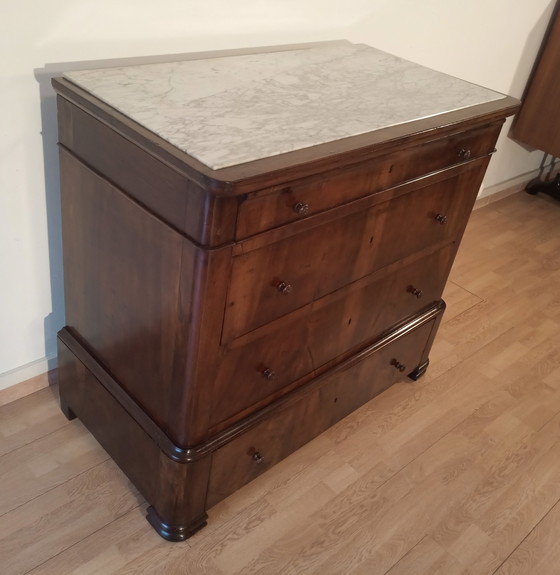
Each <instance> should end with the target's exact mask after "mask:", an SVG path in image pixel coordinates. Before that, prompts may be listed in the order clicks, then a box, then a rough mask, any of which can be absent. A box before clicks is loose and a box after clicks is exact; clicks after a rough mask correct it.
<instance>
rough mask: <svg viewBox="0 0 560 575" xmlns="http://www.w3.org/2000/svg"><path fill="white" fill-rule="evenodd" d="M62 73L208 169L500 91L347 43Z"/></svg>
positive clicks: (467, 102) (435, 111)
mask: <svg viewBox="0 0 560 575" xmlns="http://www.w3.org/2000/svg"><path fill="white" fill-rule="evenodd" d="M65 76H66V77H67V78H68V79H69V80H70V81H72V82H73V83H75V84H77V85H78V86H80V87H82V88H83V89H85V90H87V91H88V92H90V93H92V94H93V95H95V96H96V97H98V98H99V99H101V100H103V101H104V102H106V103H107V104H109V105H110V106H112V107H113V108H115V109H117V110H119V111H120V112H122V113H123V114H125V115H127V116H128V117H129V118H131V119H132V120H134V121H136V122H137V123H139V124H140V125H142V126H144V127H145V128H147V129H149V130H151V131H152V132H154V133H156V134H157V135H159V136H160V137H162V138H163V139H165V140H167V141H168V142H170V143H171V144H173V145H174V146H176V147H177V148H179V149H180V150H182V151H184V152H187V153H188V154H190V155H191V156H193V157H195V158H197V159H198V160H199V161H201V162H202V163H204V164H205V165H207V166H208V167H210V168H212V169H219V168H224V167H228V166H233V165H237V164H241V163H244V162H248V161H251V160H257V159H261V158H265V157H268V156H273V155H277V154H281V153H284V152H290V151H293V150H298V149H301V148H306V147H309V146H313V145H316V144H322V143H327V142H330V141H334V140H338V139H341V138H346V137H348V136H355V135H359V134H363V133H365V132H370V131H373V130H377V129H380V128H385V127H389V126H394V125H397V124H402V123H404V122H409V121H413V120H419V119H422V118H426V117H429V116H434V115H437V114H442V113H444V112H450V111H454V110H458V109H461V108H465V107H469V106H473V105H476V104H482V103H487V102H490V101H494V100H498V99H501V98H503V97H504V96H503V95H502V94H499V93H497V92H493V91H491V90H487V89H486V88H482V87H480V86H477V85H474V84H471V83H469V82H465V81H463V80H459V79H457V78H454V77H452V76H449V75H446V74H442V73H440V72H436V71H434V70H431V69H429V68H425V67H423V66H419V65H418V64H414V63H412V62H409V61H407V60H403V59H401V58H398V57H396V56H393V55H390V54H387V53H385V52H382V51H380V50H376V49H375V48H371V47H369V46H366V45H363V44H351V43H349V42H343V43H337V44H335V45H326V46H320V47H313V48H307V49H298V50H291V51H281V52H269V53H260V54H251V55H243V56H239V55H238V56H229V57H220V58H213V59H205V60H186V61H180V62H170V63H163V64H146V65H137V66H126V67H120V68H105V69H98V70H86V71H79V72H68V73H66V74H65Z"/></svg>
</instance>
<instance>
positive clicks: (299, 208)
mask: <svg viewBox="0 0 560 575" xmlns="http://www.w3.org/2000/svg"><path fill="white" fill-rule="evenodd" d="M294 212H295V213H296V214H299V215H300V216H306V215H307V214H308V213H309V204H306V203H304V202H298V203H297V204H295V205H294Z"/></svg>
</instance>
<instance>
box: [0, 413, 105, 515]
mask: <svg viewBox="0 0 560 575" xmlns="http://www.w3.org/2000/svg"><path fill="white" fill-rule="evenodd" d="M108 458H109V456H108V455H107V453H106V452H105V450H104V449H103V448H102V447H101V446H100V445H99V444H98V443H97V442H96V441H95V440H94V439H93V437H92V436H91V434H90V433H89V432H88V431H87V430H86V429H85V427H84V426H83V425H82V424H81V423H79V422H78V421H74V422H72V425H65V426H64V427H61V428H60V429H58V430H56V431H54V432H52V433H49V434H47V435H45V436H43V437H41V438H40V439H37V440H36V441H34V442H32V443H28V444H26V445H24V446H23V447H20V448H19V449H16V450H14V451H11V452H10V453H7V454H6V455H3V456H2V457H0V484H1V485H2V489H1V490H0V517H1V516H2V515H4V514H5V513H7V512H9V511H11V510H12V509H15V508H17V507H18V506H20V505H23V504H25V503H26V502H28V501H30V500H32V499H34V498H35V497H38V496H40V495H41V494H43V493H46V492H48V491H50V490H51V489H53V488H55V487H57V486H59V485H62V484H64V483H65V482H66V481H68V480H70V479H72V478H73V477H75V476H77V475H79V474H80V473H83V472H84V471H87V470H88V469H91V468H92V467H95V466H96V465H98V464H99V463H101V462H103V461H106V460H107V459H108Z"/></svg>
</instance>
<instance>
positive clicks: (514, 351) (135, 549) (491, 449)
mask: <svg viewBox="0 0 560 575" xmlns="http://www.w3.org/2000/svg"><path fill="white" fill-rule="evenodd" d="M445 297H446V300H447V302H448V310H447V312H446V316H445V319H444V323H443V325H442V327H441V330H440V332H439V335H438V338H437V340H436V343H435V346H434V349H433V353H432V356H431V362H432V363H431V366H430V368H429V370H428V373H427V374H426V376H425V377H424V378H423V379H421V380H420V381H418V382H414V383H413V382H411V381H406V382H403V383H402V384H397V385H395V386H393V387H392V388H391V389H389V390H388V391H387V392H385V393H384V394H382V395H381V396H380V397H378V398H376V399H375V400H373V401H372V402H370V403H369V404H367V405H366V406H364V407H363V408H362V409H360V410H359V411H358V412H356V413H354V414H353V415H351V416H350V417H348V418H347V419H345V420H344V421H342V422H341V423H339V424H338V425H336V426H335V427H334V428H332V429H330V430H329V431H328V432H326V433H324V434H323V435H322V436H320V437H319V438H317V439H316V440H314V441H313V442H311V443H310V444H308V445H307V446H305V447H304V448H302V449H301V450H300V451H298V452H297V453H295V454H293V455H292V456H290V457H289V458H288V459H286V460H285V461H283V462H282V463H280V464H279V465H278V466H276V467H275V468H273V469H272V470H270V471H268V472H267V473H266V474H264V475H263V476H262V477H261V478H259V479H258V480H256V481H255V482H253V483H252V484H250V485H248V486H246V487H245V488H243V489H241V490H240V491H238V492H237V493H236V494H234V495H233V496H231V497H230V498H229V499H227V500H225V501H224V502H222V503H220V504H219V505H217V506H216V507H215V508H213V509H211V510H210V512H209V516H210V518H209V525H208V527H206V528H205V529H203V530H202V531H200V532H199V533H198V534H197V535H196V536H195V537H193V538H192V539H190V540H189V541H188V542H185V543H168V542H166V541H163V540H162V539H160V537H159V536H158V535H156V534H155V532H154V531H153V530H152V529H151V528H150V527H149V526H148V524H147V522H146V521H145V519H144V513H145V507H146V504H145V502H144V501H143V499H142V497H140V496H139V495H138V493H137V492H136V491H135V489H134V487H133V486H132V485H131V484H130V483H129V482H128V481H127V480H126V478H125V477H124V476H123V475H122V474H121V472H120V471H119V470H118V469H117V467H116V466H115V464H114V463H113V462H112V461H111V460H109V459H108V457H107V455H106V454H105V452H104V451H103V450H102V449H101V448H100V447H99V446H98V445H97V444H96V442H95V441H94V440H93V439H92V437H91V436H90V435H89V434H88V433H87V431H85V429H84V428H83V427H82V425H81V423H80V422H79V421H73V422H71V423H70V422H67V421H66V419H65V418H64V417H63V416H62V414H61V413H60V412H59V409H58V405H57V396H56V388H49V389H45V390H42V391H39V392H36V393H34V394H33V395H30V396H28V397H26V398H23V399H19V400H17V401H15V402H13V403H11V404H9V405H6V406H4V407H3V408H1V409H0V573H2V574H4V575H12V574H23V573H33V575H39V574H41V575H45V574H47V573H48V574H52V575H62V574H65V573H75V574H79V575H89V574H92V573H99V574H103V575H107V574H111V573H121V574H124V573H129V574H131V573H134V574H138V573H145V574H149V575H153V574H160V573H161V574H166V575H173V574H176V573H181V574H189V573H193V574H196V575H210V574H212V575H214V574H216V575H220V574H221V575H223V574H227V575H229V574H235V573H240V574H248V573H262V574H266V575H268V574H282V575H286V574H297V575H299V574H313V573H320V574H321V575H328V574H337V575H338V574H343V575H347V574H364V575H365V574H367V575H377V574H379V575H382V574H387V575H404V574H409V575H424V574H426V575H436V574H442V575H455V574H459V573H461V574H471V575H484V574H496V575H506V574H507V575H511V574H514V573H515V574H531V575H533V574H538V575H547V574H555V575H557V574H559V573H560V545H559V539H560V345H559V343H560V203H554V201H553V200H551V199H549V198H544V197H531V196H528V195H526V194H524V193H519V194H516V195H514V196H511V197H509V198H506V199H505V200H501V201H499V202H496V203H494V204H490V205H489V206H486V207H484V208H482V209H480V210H477V211H476V212H474V213H473V216H472V219H471V222H470V224H469V227H468V229H467V233H466V235H465V239H464V241H463V244H462V247H461V250H460V253H459V257H458V260H457V263H456V265H455V267H454V269H453V272H452V275H451V281H450V282H449V285H448V287H447V290H446V294H445Z"/></svg>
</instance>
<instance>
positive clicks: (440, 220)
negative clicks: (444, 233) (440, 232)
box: [434, 214, 447, 226]
mask: <svg viewBox="0 0 560 575" xmlns="http://www.w3.org/2000/svg"><path fill="white" fill-rule="evenodd" d="M434 219H435V220H436V222H437V223H438V224H441V225H442V226H443V224H446V223H447V216H444V215H443V214H437V215H436V217H435V218H434Z"/></svg>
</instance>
